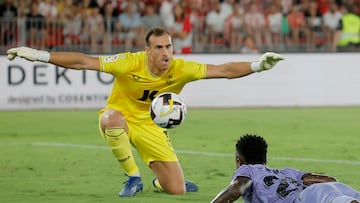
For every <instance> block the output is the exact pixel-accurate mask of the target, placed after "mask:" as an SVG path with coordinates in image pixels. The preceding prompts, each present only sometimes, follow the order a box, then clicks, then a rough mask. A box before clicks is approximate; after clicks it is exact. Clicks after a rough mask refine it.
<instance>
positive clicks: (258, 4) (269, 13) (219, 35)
mask: <svg viewBox="0 0 360 203" xmlns="http://www.w3.org/2000/svg"><path fill="white" fill-rule="evenodd" d="M359 15H360V0H182V1H180V0H110V1H109V0H0V51H1V53H5V50H6V49H7V48H8V47H12V46H22V45H26V46H31V47H34V48H41V49H48V50H57V51H61V50H65V51H66V50H72V51H83V52H86V53H94V54H99V53H112V52H120V51H136V50H143V49H144V47H145V42H144V39H143V36H144V33H145V32H146V30H147V29H148V28H149V27H152V26H159V25H161V26H165V27H167V28H168V29H169V30H170V31H171V33H172V36H173V43H174V52H175V53H183V54H186V53H208V52H227V53H229V52H231V53H258V52H262V51H269V50H273V51H283V52H292V51H293V52H303V51H305V52H307V51H309V52H314V51H316V52H318V51H324V52H333V51H339V50H341V49H343V50H349V51H360V46H359V45H360V17H359Z"/></svg>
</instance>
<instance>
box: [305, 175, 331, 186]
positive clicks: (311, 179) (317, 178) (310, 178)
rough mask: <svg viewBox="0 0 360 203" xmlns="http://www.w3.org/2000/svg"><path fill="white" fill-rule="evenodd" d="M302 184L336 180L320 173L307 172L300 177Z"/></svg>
mask: <svg viewBox="0 0 360 203" xmlns="http://www.w3.org/2000/svg"><path fill="white" fill-rule="evenodd" d="M302 180H303V183H304V185H312V184H314V183H327V182H337V180H336V179H335V178H334V177H331V176H327V175H320V174H312V173H307V174H305V175H304V176H303V177H302Z"/></svg>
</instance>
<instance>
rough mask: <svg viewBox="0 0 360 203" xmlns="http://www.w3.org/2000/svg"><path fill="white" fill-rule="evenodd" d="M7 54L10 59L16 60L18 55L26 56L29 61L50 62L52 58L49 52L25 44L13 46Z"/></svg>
mask: <svg viewBox="0 0 360 203" xmlns="http://www.w3.org/2000/svg"><path fill="white" fill-rule="evenodd" d="M7 54H8V59H9V60H10V61H12V60H14V59H15V58H16V57H20V58H24V59H26V60H29V61H41V62H49V60H50V53H49V52H47V51H41V50H37V49H32V48H29V47H24V46H22V47H15V48H11V49H9V50H8V51H7Z"/></svg>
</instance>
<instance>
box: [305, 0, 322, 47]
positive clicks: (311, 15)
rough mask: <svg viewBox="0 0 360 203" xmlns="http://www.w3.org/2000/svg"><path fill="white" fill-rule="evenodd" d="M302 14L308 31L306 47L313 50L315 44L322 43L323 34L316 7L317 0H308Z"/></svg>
mask: <svg viewBox="0 0 360 203" xmlns="http://www.w3.org/2000/svg"><path fill="white" fill-rule="evenodd" d="M304 15H305V19H306V24H307V27H308V31H309V36H308V39H307V49H309V50H313V49H314V48H315V46H316V45H321V44H322V42H321V40H322V35H323V33H322V31H323V22H322V15H321V13H320V11H319V9H318V3H317V0H311V1H310V2H309V6H308V9H307V10H306V11H305V13H304Z"/></svg>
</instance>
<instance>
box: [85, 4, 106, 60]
mask: <svg viewBox="0 0 360 203" xmlns="http://www.w3.org/2000/svg"><path fill="white" fill-rule="evenodd" d="M89 8H90V13H89V15H88V16H87V18H86V22H85V23H86V24H87V26H86V27H87V28H88V33H89V34H90V45H91V52H92V53H99V51H101V48H100V47H99V44H100V43H101V42H102V38H103V34H104V18H103V16H102V15H101V13H100V8H99V5H98V4H97V3H96V2H92V3H91V4H90V6H89Z"/></svg>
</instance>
